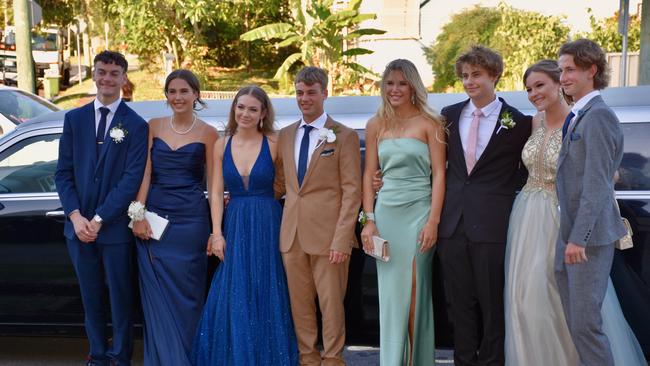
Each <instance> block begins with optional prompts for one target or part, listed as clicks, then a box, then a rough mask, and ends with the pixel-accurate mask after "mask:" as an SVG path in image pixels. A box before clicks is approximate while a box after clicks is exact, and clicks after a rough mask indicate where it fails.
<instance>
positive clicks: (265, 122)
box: [226, 85, 275, 136]
mask: <svg viewBox="0 0 650 366" xmlns="http://www.w3.org/2000/svg"><path fill="white" fill-rule="evenodd" d="M242 95H250V96H253V97H254V98H255V99H257V100H259V101H260V103H261V104H262V111H266V115H265V116H264V118H262V123H261V125H260V124H259V123H258V124H257V130H258V131H260V132H262V133H263V134H264V135H269V134H271V133H272V132H273V131H274V128H273V124H274V123H275V112H274V111H273V104H271V98H269V96H268V94H266V92H265V91H264V89H262V88H260V87H259V86H257V85H248V86H245V87H243V88H241V89H239V91H238V92H237V95H235V98H234V99H233V100H232V104H231V105H230V116H229V117H228V124H227V125H226V135H230V136H233V135H234V134H236V133H237V121H235V107H236V106H237V100H239V97H241V96H242Z"/></svg>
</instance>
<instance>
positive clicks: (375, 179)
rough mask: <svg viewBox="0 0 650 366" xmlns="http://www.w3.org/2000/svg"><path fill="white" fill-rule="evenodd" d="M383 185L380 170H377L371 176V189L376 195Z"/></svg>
mask: <svg viewBox="0 0 650 366" xmlns="http://www.w3.org/2000/svg"><path fill="white" fill-rule="evenodd" d="M383 185H384V181H383V180H382V176H381V170H380V169H377V170H376V171H375V174H373V175H372V189H373V190H374V191H375V193H377V192H379V190H380V189H381V187H382V186H383Z"/></svg>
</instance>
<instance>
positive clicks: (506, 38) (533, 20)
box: [492, 3, 569, 90]
mask: <svg viewBox="0 0 650 366" xmlns="http://www.w3.org/2000/svg"><path fill="white" fill-rule="evenodd" d="M497 8H498V10H499V12H500V13H501V21H500V23H499V25H498V26H497V28H496V30H495V32H494V37H493V42H492V46H493V47H494V48H495V49H496V50H498V51H499V52H500V53H501V55H502V56H503V63H504V70H503V76H502V77H501V81H500V82H499V88H500V89H502V90H518V89H523V87H524V85H523V74H524V71H526V68H528V66H530V65H532V64H534V63H535V62H537V61H539V60H541V59H546V58H550V59H555V58H557V51H558V49H559V48H560V46H561V45H562V43H564V42H566V40H567V39H568V38H569V28H568V27H567V26H566V25H564V24H562V18H561V17H557V16H546V15H543V14H540V13H537V12H534V11H523V10H518V9H515V8H513V7H511V6H507V5H504V4H503V3H501V4H499V5H498V7H497Z"/></svg>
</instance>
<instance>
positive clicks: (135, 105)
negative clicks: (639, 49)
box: [18, 85, 650, 130]
mask: <svg viewBox="0 0 650 366" xmlns="http://www.w3.org/2000/svg"><path fill="white" fill-rule="evenodd" d="M497 94H498V95H499V96H500V97H502V98H504V99H505V100H507V102H508V103H509V104H510V105H512V106H514V107H515V108H518V109H519V110H521V111H522V112H523V113H525V114H534V113H535V112H536V111H535V110H534V109H533V107H532V105H531V104H530V102H529V101H528V98H527V95H526V92H523V91H516V92H499V93H497ZM602 95H603V98H604V99H605V101H606V102H607V104H608V105H609V106H610V107H611V108H612V109H613V110H614V111H615V112H616V113H617V115H618V117H619V119H620V120H621V121H622V122H648V121H650V85H646V86H637V87H627V88H608V89H605V90H603V92H602ZM466 99H467V95H466V94H464V93H441V94H429V103H430V104H431V105H432V106H433V107H434V108H435V109H436V110H440V109H442V107H444V106H446V105H451V104H455V103H458V102H461V101H463V100H466ZM272 101H273V108H274V109H275V113H276V127H277V128H282V127H285V126H287V125H289V124H291V123H293V122H295V121H298V120H299V119H300V111H299V109H298V106H297V105H296V100H295V98H273V99H272ZM206 102H207V104H208V107H207V108H205V109H203V110H201V111H199V112H198V115H199V118H201V119H203V120H204V121H206V122H208V123H210V124H212V125H214V126H215V127H217V128H218V129H219V130H223V129H224V127H225V125H226V122H227V121H228V113H229V110H230V106H231V103H232V100H206ZM325 103H326V104H325V110H326V111H327V113H328V114H329V115H330V116H332V118H334V119H335V120H338V121H340V122H342V123H344V124H345V125H347V126H348V127H351V128H354V129H363V128H365V125H366V122H367V121H368V119H369V118H370V117H372V116H373V115H374V114H375V112H376V111H377V108H378V107H379V103H380V97H379V96H342V97H330V98H328V99H327V101H326V102H325ZM128 104H129V106H130V107H131V108H132V109H133V110H134V111H135V112H136V113H138V114H139V115H141V116H142V117H143V118H144V119H146V120H149V119H151V118H155V117H162V116H167V115H170V114H171V109H170V108H169V107H168V106H167V105H166V102H165V101H162V100H158V101H145V102H130V103H128ZM66 112H67V111H58V112H52V113H48V114H45V115H42V116H39V117H36V118H34V119H32V120H30V121H28V122H25V123H23V124H21V125H20V126H19V127H18V129H24V128H30V127H36V128H46V127H57V126H61V125H62V123H63V117H64V115H65V113H66Z"/></svg>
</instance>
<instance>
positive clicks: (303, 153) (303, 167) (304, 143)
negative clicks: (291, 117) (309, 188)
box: [298, 125, 314, 186]
mask: <svg viewBox="0 0 650 366" xmlns="http://www.w3.org/2000/svg"><path fill="white" fill-rule="evenodd" d="M302 128H304V129H305V131H304V133H303V135H302V140H301V141H300V152H299V153H298V185H299V186H302V180H303V179H304V178H305V173H306V172H307V160H309V155H308V154H309V133H310V132H311V130H312V129H314V127H313V126H310V125H304V126H302Z"/></svg>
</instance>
